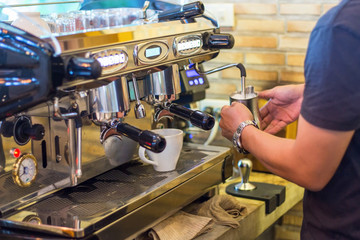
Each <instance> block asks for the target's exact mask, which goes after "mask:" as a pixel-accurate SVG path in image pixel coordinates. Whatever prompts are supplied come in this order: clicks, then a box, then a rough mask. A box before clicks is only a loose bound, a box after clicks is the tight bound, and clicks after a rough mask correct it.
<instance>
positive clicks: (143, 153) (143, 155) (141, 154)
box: [139, 147, 158, 166]
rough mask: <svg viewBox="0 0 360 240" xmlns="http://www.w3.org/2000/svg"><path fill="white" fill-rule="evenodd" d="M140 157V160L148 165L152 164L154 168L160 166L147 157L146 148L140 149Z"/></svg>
mask: <svg viewBox="0 0 360 240" xmlns="http://www.w3.org/2000/svg"><path fill="white" fill-rule="evenodd" d="M139 157H140V160H141V161H143V162H144V163H148V164H151V165H154V166H157V165H158V163H157V162H155V161H152V160H150V159H147V158H146V157H145V148H143V147H139Z"/></svg>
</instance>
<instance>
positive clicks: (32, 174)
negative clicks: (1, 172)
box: [12, 153, 37, 187]
mask: <svg viewBox="0 0 360 240" xmlns="http://www.w3.org/2000/svg"><path fill="white" fill-rule="evenodd" d="M36 175H37V161H36V158H35V157H34V155H32V154H30V153H27V154H24V155H22V156H21V157H19V158H18V159H16V161H15V163H14V166H13V171H12V177H13V180H14V182H15V183H16V184H17V185H19V186H20V187H29V186H30V185H31V184H32V183H33V182H34V180H35V178H36Z"/></svg>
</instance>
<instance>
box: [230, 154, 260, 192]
mask: <svg viewBox="0 0 360 240" xmlns="http://www.w3.org/2000/svg"><path fill="white" fill-rule="evenodd" d="M237 167H238V170H239V175H240V177H241V182H240V183H238V184H236V185H235V186H234V188H235V190H237V191H250V190H254V189H255V188H256V186H255V185H254V184H252V183H250V182H249V177H250V173H251V170H252V162H251V160H250V159H246V158H245V159H240V160H239V161H238V164H237Z"/></svg>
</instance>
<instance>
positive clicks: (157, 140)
mask: <svg viewBox="0 0 360 240" xmlns="http://www.w3.org/2000/svg"><path fill="white" fill-rule="evenodd" d="M116 130H117V131H118V132H119V133H121V134H123V135H124V136H126V137H128V138H130V139H132V140H134V141H136V142H138V143H139V144H140V146H142V147H144V148H146V149H149V150H150V151H152V152H155V153H160V152H162V151H163V150H164V149H165V147H166V140H165V138H164V137H162V136H160V135H159V134H156V133H154V132H151V131H148V130H141V129H138V128H136V127H134V126H131V125H129V124H127V123H118V124H117V126H116Z"/></svg>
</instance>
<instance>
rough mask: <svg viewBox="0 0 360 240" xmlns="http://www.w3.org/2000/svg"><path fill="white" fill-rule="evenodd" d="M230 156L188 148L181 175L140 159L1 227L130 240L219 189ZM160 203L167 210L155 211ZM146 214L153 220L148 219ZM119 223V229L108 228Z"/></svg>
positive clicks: (4, 220)
mask: <svg viewBox="0 0 360 240" xmlns="http://www.w3.org/2000/svg"><path fill="white" fill-rule="evenodd" d="M229 155H230V150H229V149H228V148H224V147H216V146H203V145H197V144H184V147H183V150H182V153H181V155H180V159H179V161H178V164H177V168H176V170H175V171H171V172H165V173H161V172H156V171H155V170H154V169H153V166H152V165H147V164H143V163H141V162H140V161H138V160H137V159H134V160H133V161H130V162H128V163H126V164H124V165H122V166H120V167H117V168H115V169H112V170H110V171H108V172H105V173H103V174H101V175H99V176H97V177H94V178H92V179H90V180H87V181H85V182H83V183H81V184H80V185H78V186H76V187H72V188H66V189H62V190H60V191H58V192H56V193H54V194H52V195H50V196H49V197H47V198H45V199H43V200H41V201H39V202H37V203H34V204H32V205H30V206H28V207H24V208H22V209H21V210H18V211H15V212H13V213H12V214H9V215H6V216H3V217H2V218H1V219H0V226H1V227H2V228H6V229H8V228H9V229H12V230H14V229H21V230H26V231H32V232H38V233H41V234H50V235H57V236H63V237H68V238H84V237H86V236H89V235H98V236H100V235H104V236H111V235H112V234H114V237H115V238H117V239H119V237H120V235H121V236H122V237H121V238H125V237H128V236H130V235H131V234H134V232H136V231H139V228H144V227H146V226H148V225H149V224H151V222H153V221H155V220H156V219H158V218H159V217H160V215H164V214H166V213H168V212H171V211H173V210H175V209H179V208H180V207H183V206H184V205H185V204H188V203H190V202H191V201H193V200H195V199H196V198H198V197H200V196H201V195H202V194H204V193H205V192H206V190H207V189H209V187H211V186H213V185H216V184H219V183H220V182H221V180H222V177H221V171H222V167H223V163H224V159H226V158H227V157H228V156H229ZM215 166H216V167H215ZM214 167H215V168H214ZM202 173H207V175H206V177H201V175H202ZM192 179H194V180H195V182H192V183H191V184H190V185H189V186H187V185H186V184H185V183H186V182H189V181H191V180H192ZM184 184H185V185H184ZM183 185H184V187H183ZM185 186H186V187H185ZM174 194H175V195H174ZM179 194H181V195H182V196H180V197H179V199H178V197H177V195H179ZM163 196H166V197H164V199H162V197H163ZM165 199H166V200H165ZM157 202H158V203H157ZM164 202H166V203H165V204H167V206H166V205H165V206H164V205H163V204H164ZM160 203H161V204H160ZM159 204H160V205H161V206H159V207H160V208H162V209H161V210H159V209H153V208H154V206H157V205H159ZM147 206H151V207H150V208H149V207H147ZM133 213H134V214H133ZM132 214H133V215H134V216H131V215H132ZM143 214H147V215H148V216H146V218H144V217H143V216H142V215H143ZM139 218H140V219H139ZM132 221H135V222H136V223H132ZM116 222H119V224H118V225H119V226H117V227H109V226H108V225H110V224H111V225H116V224H115V223H116ZM134 224H135V225H136V227H134V226H133V225H134ZM124 225H127V226H124ZM129 225H131V227H130V226H129ZM121 229H122V230H121ZM117 231H119V232H121V233H119V232H117ZM119 234H120V235H119ZM0 236H1V235H0ZM101 239H103V238H101ZM105 239H106V238H105ZM109 239H110V238H109ZM113 239H114V238H113Z"/></svg>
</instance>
